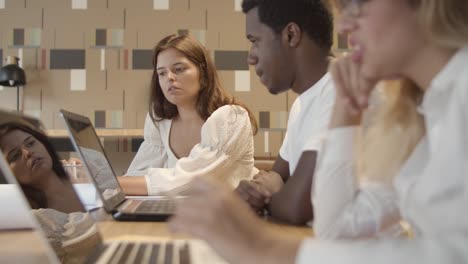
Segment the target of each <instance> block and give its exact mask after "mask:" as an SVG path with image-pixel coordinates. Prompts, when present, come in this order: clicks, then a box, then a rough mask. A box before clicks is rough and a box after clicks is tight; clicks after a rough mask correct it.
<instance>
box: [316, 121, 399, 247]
mask: <svg viewBox="0 0 468 264" xmlns="http://www.w3.org/2000/svg"><path fill="white" fill-rule="evenodd" d="M357 132H358V129H357V128H356V127H354V128H335V129H332V130H330V131H329V132H328V134H327V136H326V139H325V140H326V142H325V146H324V151H323V153H322V155H321V157H319V159H320V161H319V167H318V168H317V173H316V175H315V181H314V184H313V192H312V203H313V205H314V232H315V234H316V236H317V237H319V238H322V239H336V238H356V237H372V236H376V235H377V234H378V233H379V232H380V231H382V230H384V229H386V228H388V227H392V226H393V225H398V220H399V219H400V215H399V210H398V205H397V203H396V202H397V197H396V193H395V191H394V189H393V187H392V186H390V185H385V184H382V183H377V182H366V183H364V184H362V185H360V184H359V182H358V179H357V177H356V175H354V173H353V172H354V170H353V169H354V168H353V153H354V151H353V141H354V137H355V134H356V133H357Z"/></svg>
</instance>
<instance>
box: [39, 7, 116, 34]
mask: <svg viewBox="0 0 468 264" xmlns="http://www.w3.org/2000/svg"><path fill="white" fill-rule="evenodd" d="M123 22H124V20H123V9H119V8H116V9H107V8H94V9H88V10H72V9H61V8H45V9H44V28H63V29H68V30H70V25H73V31H78V32H80V31H83V32H85V31H88V30H92V29H96V28H123Z"/></svg>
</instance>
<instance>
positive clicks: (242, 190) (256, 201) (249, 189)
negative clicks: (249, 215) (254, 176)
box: [235, 180, 271, 211]
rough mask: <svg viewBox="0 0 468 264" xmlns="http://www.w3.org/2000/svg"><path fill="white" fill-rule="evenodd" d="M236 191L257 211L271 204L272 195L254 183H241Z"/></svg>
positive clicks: (245, 181) (244, 181)
mask: <svg viewBox="0 0 468 264" xmlns="http://www.w3.org/2000/svg"><path fill="white" fill-rule="evenodd" d="M235 191H236V192H237V194H239V196H240V197H241V198H242V199H243V200H244V201H246V202H247V203H248V204H249V205H250V207H252V208H253V209H254V210H255V211H259V210H262V209H263V208H264V207H265V205H266V204H268V203H269V202H270V198H271V193H270V192H268V191H267V190H266V189H265V188H263V187H262V186H260V185H259V184H258V183H255V182H254V181H247V180H243V181H241V182H240V183H239V186H237V188H236V189H235Z"/></svg>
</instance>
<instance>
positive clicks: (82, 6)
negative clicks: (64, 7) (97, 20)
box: [72, 0, 88, 9]
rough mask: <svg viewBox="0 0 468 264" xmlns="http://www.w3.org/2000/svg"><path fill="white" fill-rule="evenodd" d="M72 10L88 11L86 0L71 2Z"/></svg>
mask: <svg viewBox="0 0 468 264" xmlns="http://www.w3.org/2000/svg"><path fill="white" fill-rule="evenodd" d="M72 9H88V0H72Z"/></svg>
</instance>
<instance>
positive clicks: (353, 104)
mask: <svg viewBox="0 0 468 264" xmlns="http://www.w3.org/2000/svg"><path fill="white" fill-rule="evenodd" d="M335 2H336V4H337V7H338V10H339V12H340V18H339V22H338V28H339V30H340V31H342V32H346V33H349V34H350V38H351V43H352V46H353V52H352V53H351V54H350V55H348V56H345V57H343V58H340V59H338V60H337V61H336V62H335V63H334V64H333V65H332V67H331V72H332V75H333V77H334V81H335V84H336V89H337V100H336V104H335V109H334V114H333V117H332V121H331V124H330V130H329V133H328V135H327V142H326V145H325V150H324V153H323V155H322V157H321V163H320V165H319V166H320V168H319V170H320V171H319V173H328V174H329V175H334V173H333V172H330V171H331V170H332V169H333V168H334V166H336V165H337V164H342V165H343V164H344V165H345V166H344V167H342V168H338V169H336V167H335V169H336V170H337V171H336V172H335V173H336V175H338V174H339V173H343V172H344V173H347V175H348V176H347V177H351V176H350V175H351V174H352V175H353V177H356V178H361V177H366V178H371V179H372V180H374V181H383V182H387V183H391V184H392V185H393V188H394V189H395V193H396V199H397V201H398V209H399V211H400V213H401V216H402V218H403V219H404V220H406V221H407V222H409V223H410V224H411V226H412V229H413V230H414V234H415V235H414V238H413V239H411V240H408V239H380V240H361V241H356V240H354V241H352V242H347V241H341V242H333V241H329V242H325V241H316V240H314V239H306V240H302V241H301V240H299V239H297V238H293V237H288V235H287V234H284V233H279V232H273V231H271V229H269V226H268V224H266V223H264V222H262V221H261V220H260V219H259V218H257V217H256V216H255V215H254V214H253V213H252V212H251V210H249V208H248V207H247V206H246V205H245V204H244V203H243V202H242V201H241V200H240V198H238V197H236V196H235V195H234V194H232V193H231V192H229V191H228V190H229V189H228V188H227V187H225V185H223V184H222V183H220V182H219V181H217V180H215V179H207V178H205V179H200V180H197V181H195V182H193V185H192V186H193V188H194V190H195V192H196V195H195V196H194V197H193V198H192V199H191V200H190V201H187V202H184V203H182V204H181V205H180V206H179V207H178V212H177V215H176V217H174V219H172V222H171V226H172V228H173V229H174V230H175V231H179V232H186V233H190V234H192V235H194V236H197V237H200V238H202V239H205V240H206V241H207V242H208V243H210V245H211V246H212V247H213V248H214V249H215V250H216V251H217V252H218V253H219V254H220V255H221V256H222V257H224V258H225V259H226V260H228V261H229V262H231V263H259V262H262V263H294V262H296V263H400V262H404V263H466V262H468V251H467V250H466V245H468V214H466V212H465V208H466V204H467V203H468V182H467V176H468V175H466V174H467V172H468V108H466V105H467V103H468V16H467V15H468V5H467V4H466V1H463V0H444V1H440V0H367V1H365V0H361V1H360V0H341V1H338V0H337V1H335ZM388 80H393V81H392V83H382V85H383V94H384V98H383V102H382V104H381V105H379V107H378V109H376V112H374V113H370V115H371V124H370V126H369V127H368V128H367V129H366V130H362V131H361V132H362V133H358V129H359V126H360V124H361V123H360V122H361V114H362V113H363V112H364V111H365V110H366V108H367V104H368V98H369V96H370V94H371V93H372V91H373V90H374V89H375V87H376V84H377V83H378V82H381V81H388ZM354 146H356V148H354ZM354 153H357V155H355V156H354V157H355V158H353V154H354ZM353 159H354V160H353ZM346 163H348V164H346ZM343 177H346V176H343ZM324 179H326V177H324ZM315 184H320V183H317V182H315ZM350 186H351V187H350V188H348V189H346V190H345V193H343V194H340V197H337V198H335V199H336V201H335V202H333V203H329V206H331V207H333V208H335V209H336V212H338V216H339V212H344V211H345V210H346V208H347V207H349V206H353V205H355V204H356V203H359V199H366V198H365V195H364V196H363V194H362V193H361V192H359V191H358V190H357V189H356V187H355V186H352V184H351V185H350ZM315 198H316V197H315ZM368 202H372V203H374V206H373V208H375V210H374V211H371V212H369V213H370V214H374V217H375V219H378V220H379V221H381V222H384V221H385V220H386V218H385V217H378V215H379V214H385V206H386V203H385V201H384V200H379V199H375V200H369V201H368ZM379 202H381V204H380V206H378V205H379ZM318 204H320V202H319V203H318ZM333 208H332V209H333ZM220 215H221V216H222V217H223V221H219V216H220Z"/></svg>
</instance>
